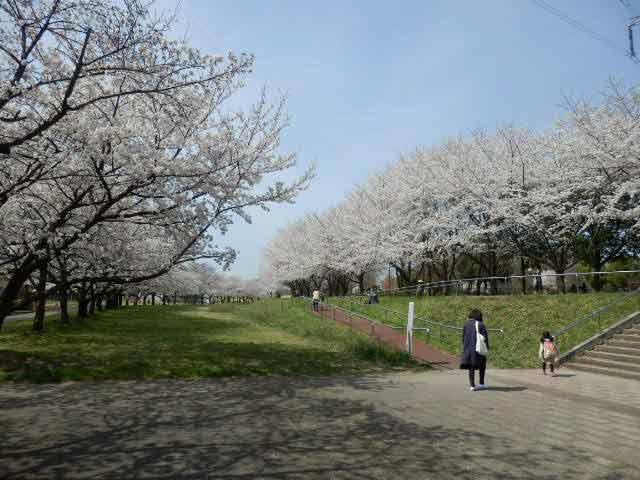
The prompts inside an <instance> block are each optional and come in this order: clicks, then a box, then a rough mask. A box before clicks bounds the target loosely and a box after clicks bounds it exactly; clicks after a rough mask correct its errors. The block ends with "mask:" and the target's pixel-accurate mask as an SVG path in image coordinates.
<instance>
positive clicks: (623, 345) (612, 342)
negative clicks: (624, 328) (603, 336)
mask: <svg viewBox="0 0 640 480" xmlns="http://www.w3.org/2000/svg"><path fill="white" fill-rule="evenodd" d="M607 345H611V346H612V347H621V348H630V349H640V344H639V343H638V342H629V341H627V340H619V339H618V338H617V336H616V337H613V338H612V339H611V340H609V341H607Z"/></svg>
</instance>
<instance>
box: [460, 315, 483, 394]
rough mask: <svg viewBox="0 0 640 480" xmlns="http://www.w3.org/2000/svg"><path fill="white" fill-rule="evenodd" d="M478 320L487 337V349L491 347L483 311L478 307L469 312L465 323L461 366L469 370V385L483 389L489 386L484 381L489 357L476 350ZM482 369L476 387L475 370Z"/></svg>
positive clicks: (472, 387) (481, 330)
mask: <svg viewBox="0 0 640 480" xmlns="http://www.w3.org/2000/svg"><path fill="white" fill-rule="evenodd" d="M476 322H478V330H479V331H480V333H481V334H482V335H484V338H485V339H486V343H487V349H488V348H489V335H488V334H487V329H486V327H485V326H484V323H483V322H482V312H481V311H480V310H477V309H473V310H471V312H469V320H468V321H467V323H465V325H464V328H463V330H462V345H463V351H462V361H461V362H460V368H461V369H464V370H469V385H470V386H471V390H472V391H475V390H481V389H485V388H487V385H486V384H485V383H484V373H485V370H486V368H487V357H485V356H484V355H480V354H479V353H478V352H476ZM476 370H479V371H480V384H479V385H478V386H477V387H476V383H475V372H476Z"/></svg>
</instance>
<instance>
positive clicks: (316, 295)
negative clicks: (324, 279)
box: [312, 290, 320, 312]
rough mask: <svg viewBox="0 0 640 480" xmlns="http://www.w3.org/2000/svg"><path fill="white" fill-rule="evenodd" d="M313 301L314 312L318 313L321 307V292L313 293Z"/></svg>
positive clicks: (315, 291)
mask: <svg viewBox="0 0 640 480" xmlns="http://www.w3.org/2000/svg"><path fill="white" fill-rule="evenodd" d="M312 300H313V311H314V312H317V311H318V310H319V305H320V290H314V291H313V296H312Z"/></svg>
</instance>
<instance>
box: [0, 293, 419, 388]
mask: <svg viewBox="0 0 640 480" xmlns="http://www.w3.org/2000/svg"><path fill="white" fill-rule="evenodd" d="M46 322H47V330H46V331H45V332H44V333H43V334H36V333H33V332H31V330H30V328H31V322H30V321H21V322H11V323H8V324H6V325H5V326H4V328H3V331H2V332H0V379H2V380H29V381H63V380H106V379H127V380H131V379H150V378H201V377H218V376H231V375H332V374H341V373H342V374H343V373H355V372H363V371H369V372H370V371H379V370H384V369H391V368H417V364H416V363H415V362H413V361H412V360H411V359H410V358H409V357H408V356H407V355H406V354H404V353H403V352H398V351H395V350H391V349H387V348H384V347H381V346H379V345H377V344H376V343H375V342H373V341H372V340H371V339H369V338H367V337H365V336H363V335H360V334H356V333H353V332H351V331H350V330H349V329H347V328H345V327H342V326H340V325H336V324H334V323H332V322H329V321H327V320H324V319H322V318H319V317H316V316H314V315H312V314H310V313H308V312H305V311H304V309H303V308H302V307H301V306H299V305H295V304H293V303H291V302H287V301H283V302H280V301H276V300H273V301H263V302H258V303H255V304H252V305H212V306H190V305H179V306H155V307H152V306H139V307H126V308H122V309H118V310H111V311H106V312H101V313H98V314H96V316H95V317H93V318H91V319H88V320H84V321H78V320H74V321H73V323H72V324H71V325H61V324H59V323H58V322H57V320H56V319H55V318H54V317H48V318H47V320H46Z"/></svg>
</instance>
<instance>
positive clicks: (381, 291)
mask: <svg viewBox="0 0 640 480" xmlns="http://www.w3.org/2000/svg"><path fill="white" fill-rule="evenodd" d="M618 273H640V270H615V271H613V272H571V273H541V274H537V273H536V274H531V275H501V276H493V277H468V278H460V279H451V280H440V281H437V282H429V283H415V284H413V285H408V286H406V287H402V288H388V289H379V290H377V293H378V294H388V293H393V292H402V291H404V290H415V289H417V288H420V287H423V288H437V287H446V286H449V285H459V284H461V283H468V282H476V281H478V280H504V281H506V280H508V279H522V278H538V277H569V278H571V277H588V276H591V275H615V274H618ZM360 295H362V294H360Z"/></svg>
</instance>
